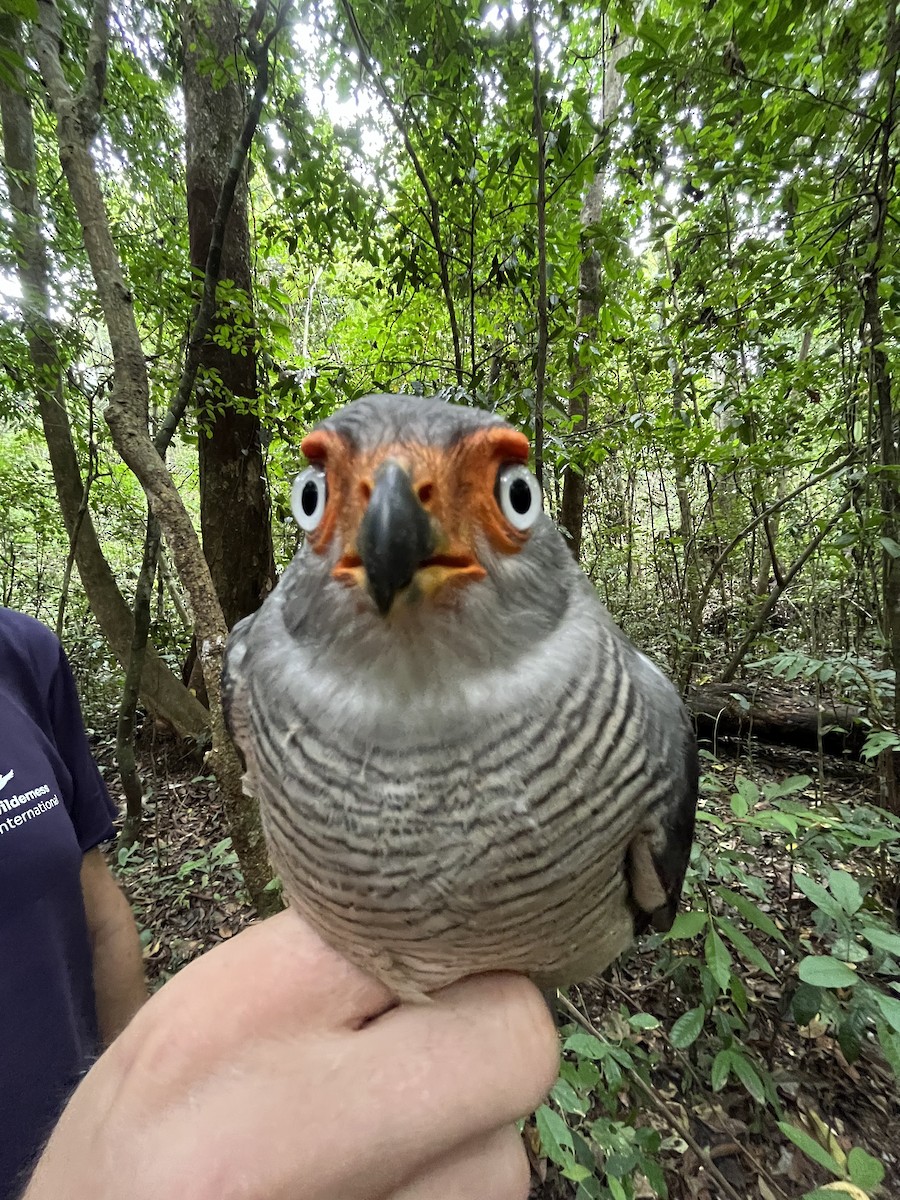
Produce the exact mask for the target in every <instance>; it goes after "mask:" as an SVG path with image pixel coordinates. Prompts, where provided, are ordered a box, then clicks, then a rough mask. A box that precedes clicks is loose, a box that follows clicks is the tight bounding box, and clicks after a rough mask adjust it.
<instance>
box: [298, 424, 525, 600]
mask: <svg viewBox="0 0 900 1200" xmlns="http://www.w3.org/2000/svg"><path fill="white" fill-rule="evenodd" d="M301 449H302V451H303V453H304V454H305V455H306V457H307V458H308V459H309V460H310V462H312V463H315V464H316V465H317V466H319V467H321V468H322V469H323V470H324V471H325V473H326V477H327V481H328V499H327V502H326V505H325V512H324V514H323V517H322V521H321V523H320V524H319V526H318V528H317V529H315V530H314V531H313V532H311V533H310V534H309V535H308V538H309V544H310V546H311V547H312V549H313V550H314V551H315V552H316V553H317V554H324V553H325V551H326V550H327V549H328V547H329V546H330V545H331V544H332V541H333V540H334V538H335V537H337V538H338V539H339V544H340V546H341V557H340V559H339V560H338V563H337V565H336V566H335V567H334V569H333V571H332V577H333V578H334V579H336V580H337V581H338V582H339V583H342V584H344V586H346V587H361V588H365V586H366V573H365V568H364V567H363V565H362V560H361V558H360V556H359V553H358V550H357V545H356V537H357V532H358V530H359V526H360V522H361V521H362V519H363V516H364V514H365V511H366V506H367V505H368V502H369V498H370V496H371V495H372V489H373V487H374V485H375V476H376V473H377V471H378V468H379V467H380V466H381V464H382V463H383V462H384V461H385V460H387V459H393V460H394V461H395V462H397V463H399V464H400V465H401V466H402V467H403V469H404V470H405V471H406V472H407V473H408V474H409V476H410V479H411V481H412V487H413V491H414V492H415V494H416V496H417V498H418V500H419V503H420V504H421V505H422V507H423V508H424V509H425V511H426V512H427V513H428V515H429V518H430V520H431V526H432V531H433V533H434V537H435V552H434V554H433V555H432V556H431V557H430V558H427V559H425V560H424V561H423V562H422V563H421V565H420V567H419V569H418V570H417V571H416V574H415V585H416V589H417V590H418V591H419V592H421V593H424V594H425V595H428V596H435V595H437V594H438V593H439V592H442V591H443V590H444V589H445V588H446V587H448V586H451V587H458V586H461V585H464V584H466V583H471V582H475V581H477V580H479V579H483V578H484V577H485V575H486V573H487V572H486V571H485V568H484V567H483V566H482V564H481V563H480V562H479V561H478V556H477V553H476V551H475V546H476V542H477V538H478V536H479V535H481V536H483V537H484V538H486V540H487V541H488V543H489V545H490V546H491V547H492V548H493V549H494V550H496V551H498V552H500V553H504V554H517V553H518V552H519V550H521V548H522V546H523V545H524V544H525V542H526V541H527V539H528V533H527V532H524V533H523V532H521V531H519V530H517V529H515V528H514V527H513V526H512V525H510V523H509V522H508V521H507V520H506V518H505V517H504V516H503V513H502V512H501V511H500V508H499V506H498V504H497V500H496V498H495V496H494V484H495V481H496V478H497V471H498V469H499V467H500V466H502V465H503V464H504V463H526V462H527V461H528V449H529V447H528V439H527V438H526V437H525V436H524V434H521V433H517V432H516V431H515V430H512V429H504V428H502V427H501V428H496V429H481V430H477V431H476V432H475V433H472V434H469V435H468V436H467V437H464V438H461V439H460V440H459V441H458V442H456V443H455V444H454V445H453V446H452V447H451V448H450V449H449V450H448V449H445V448H442V447H439V446H428V445H422V444H419V443H405V442H394V443H391V444H388V445H383V446H379V447H378V448H377V449H376V450H374V451H369V450H367V451H362V452H357V451H355V450H354V449H353V447H352V446H351V445H350V444H349V443H348V442H347V441H346V440H345V439H344V438H342V437H341V436H340V434H338V433H335V432H333V431H332V430H328V429H318V430H315V431H314V432H313V433H310V434H308V435H307V436H306V437H305V438H304V439H303V442H302V443H301Z"/></svg>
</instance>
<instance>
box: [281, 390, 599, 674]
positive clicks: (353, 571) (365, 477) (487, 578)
mask: <svg viewBox="0 0 900 1200" xmlns="http://www.w3.org/2000/svg"><path fill="white" fill-rule="evenodd" d="M302 448H303V453H304V454H305V455H306V457H307V459H308V460H309V465H308V466H307V467H306V468H305V469H304V470H303V471H302V472H301V473H300V475H299V476H298V478H297V480H296V481H295V483H294V487H293V492H292V509H293V513H294V517H295V519H296V521H297V523H298V525H299V526H300V527H301V529H303V530H304V531H305V534H306V540H305V545H304V547H303V548H302V550H301V552H300V554H299V555H298V556H297V558H296V559H295V561H294V564H293V565H292V567H291V568H290V569H289V571H288V572H287V573H286V575H285V578H284V580H283V581H282V583H281V584H280V585H279V588H278V589H276V594H277V593H278V592H280V593H281V597H280V606H281V612H282V616H283V620H284V622H285V625H286V626H287V628H288V630H289V632H291V633H292V634H293V635H294V636H295V637H298V638H300V639H301V640H304V641H307V642H313V643H315V644H316V645H318V646H319V647H321V648H323V649H324V647H325V646H328V647H330V650H331V652H332V653H334V654H340V653H341V651H343V652H344V654H345V655H346V654H349V655H351V656H353V655H357V654H358V651H359V650H360V649H361V648H362V647H363V646H365V648H366V650H367V653H368V661H372V660H373V659H375V658H380V657H382V656H384V655H391V654H394V653H403V654H408V655H409V656H410V657H411V658H416V659H417V660H418V662H419V664H420V665H423V664H424V666H423V669H425V668H426V667H427V660H429V658H431V659H432V660H433V657H434V656H435V655H437V656H441V655H442V654H443V653H444V652H446V653H447V654H450V655H451V656H453V657H457V658H463V659H469V660H470V661H473V662H478V663H480V664H481V665H482V666H483V665H485V664H486V663H488V662H489V661H490V660H491V659H492V658H494V657H496V658H497V659H498V660H500V659H502V660H503V661H504V662H506V663H508V661H509V658H510V656H511V655H515V653H516V651H517V649H519V648H522V647H524V646H525V645H526V644H534V642H535V641H536V640H538V639H540V638H541V636H542V635H547V634H549V633H551V632H552V631H553V630H554V629H555V628H556V626H557V625H558V623H559V621H560V620H561V618H562V615H563V613H564V612H565V610H566V607H567V602H568V598H569V596H570V594H571V590H572V575H573V572H574V573H575V574H580V572H577V570H576V568H575V565H574V563H573V561H572V558H571V556H570V555H569V553H568V550H567V549H566V546H565V543H564V542H563V540H562V538H561V536H560V535H559V533H558V531H557V530H556V528H555V526H554V525H553V523H552V521H550V519H549V518H548V517H547V516H546V515H545V514H544V513H543V512H542V509H541V494H540V489H539V487H538V484H537V481H536V479H535V478H534V476H533V475H532V473H531V472H530V471H529V469H528V465H527V463H528V454H529V445H528V440H527V438H526V437H525V436H524V435H523V434H521V433H519V432H518V431H517V430H515V429H513V428H512V426H510V425H508V424H507V423H506V422H505V421H504V420H503V419H502V418H500V417H498V416H496V415H494V414H492V413H487V412H484V411H482V410H480V409H474V408H464V407H461V406H457V405H453V404H448V403H446V402H445V401H443V400H438V399H433V398H418V397H409V396H386V395H377V396H366V397H365V398H364V399H361V400H356V401H354V402H353V403H352V404H349V405H347V406H346V407H345V408H342V409H340V410H339V411H338V412H336V413H335V414H334V415H333V416H330V417H328V418H327V419H326V420H324V421H322V422H321V423H320V424H319V425H317V426H316V427H315V428H314V429H313V430H312V431H311V432H310V433H309V434H307V436H306V437H305V438H304V440H303V443H302ZM399 646H402V650H398V649H397V648H398V647H399ZM433 665H434V663H433Z"/></svg>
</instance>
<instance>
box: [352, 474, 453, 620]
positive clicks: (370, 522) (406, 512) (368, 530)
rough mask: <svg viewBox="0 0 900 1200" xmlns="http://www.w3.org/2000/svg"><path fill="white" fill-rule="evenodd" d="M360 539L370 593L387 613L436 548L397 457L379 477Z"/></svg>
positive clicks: (364, 518)
mask: <svg viewBox="0 0 900 1200" xmlns="http://www.w3.org/2000/svg"><path fill="white" fill-rule="evenodd" d="M356 541H357V548H358V550H359V556H360V558H361V559H362V565H363V566H364V567H365V570H366V579H367V582H368V588H369V592H370V594H371V596H372V599H373V600H374V601H375V603H376V605H377V606H378V611H379V612H380V613H381V615H382V616H385V615H386V614H387V613H388V612H389V610H390V607H391V604H392V603H393V601H394V596H395V595H396V594H397V592H399V591H401V590H402V589H403V588H405V587H408V586H409V584H410V583H412V579H413V576H414V575H415V573H416V571H417V570H418V568H419V567H420V565H421V564H422V563H423V562H424V561H425V560H426V559H427V558H428V557H429V556H430V555H432V554H433V553H434V550H435V537H434V533H433V531H432V527H431V521H430V519H429V516H428V513H427V512H426V511H425V509H424V508H423V507H422V505H421V504H420V503H419V501H418V499H417V498H416V494H415V492H414V491H413V488H412V481H411V480H410V477H409V475H408V474H407V473H406V471H404V470H403V468H402V467H401V466H400V464H399V463H397V462H394V461H393V460H391V459H388V461H387V462H385V463H384V464H383V465H382V466H381V467H380V468H379V470H378V473H377V475H376V476H375V486H374V487H373V489H372V496H371V498H370V500H369V506H368V508H367V509H366V512H365V516H364V517H363V519H362V523H361V524H360V527H359V534H358V536H357V539H356Z"/></svg>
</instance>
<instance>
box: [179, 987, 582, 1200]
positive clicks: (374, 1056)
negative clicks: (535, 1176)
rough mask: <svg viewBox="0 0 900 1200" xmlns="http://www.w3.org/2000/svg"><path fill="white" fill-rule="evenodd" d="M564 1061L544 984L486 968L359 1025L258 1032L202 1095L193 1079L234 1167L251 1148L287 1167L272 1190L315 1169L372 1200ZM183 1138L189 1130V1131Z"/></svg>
mask: <svg viewBox="0 0 900 1200" xmlns="http://www.w3.org/2000/svg"><path fill="white" fill-rule="evenodd" d="M558 1059H559V1050H558V1040H557V1035H556V1030H555V1028H554V1025H553V1022H552V1021H551V1019H550V1015H549V1013H548V1012H547V1008H546V1006H545V1004H544V1002H543V999H542V998H541V995H540V993H539V992H538V991H537V989H536V988H535V987H534V986H533V985H532V984H530V983H528V981H527V980H525V979H523V978H521V977H518V976H513V975H494V976H480V977H477V978H472V979H468V980H465V981H463V982H462V983H459V984H454V985H453V987H451V988H447V989H446V990H445V991H443V992H441V993H439V994H438V995H437V996H436V997H435V999H434V1001H433V1003H431V1004H426V1005H401V1006H400V1007H399V1008H396V1009H393V1010H392V1011H391V1012H389V1013H387V1014H385V1015H384V1016H383V1017H380V1018H378V1019H377V1020H375V1021H373V1022H372V1023H371V1024H369V1025H367V1026H365V1027H364V1028H362V1029H359V1030H357V1031H353V1032H349V1033H348V1032H347V1031H340V1032H330V1033H329V1032H320V1034H319V1035H318V1036H317V1037H315V1038H312V1039H302V1042H300V1043H296V1044H295V1043H294V1042H293V1041H292V1039H291V1038H290V1037H285V1038H282V1039H279V1040H278V1041H275V1040H270V1041H268V1042H263V1043H262V1044H261V1043H260V1041H259V1040H258V1039H257V1040H256V1041H255V1042H254V1043H253V1044H251V1045H248V1047H247V1048H246V1051H245V1052H243V1053H239V1054H237V1055H236V1057H235V1060H234V1062H233V1064H232V1066H231V1071H230V1074H229V1078H228V1079H226V1080H223V1079H222V1078H221V1077H219V1078H218V1079H213V1080H211V1081H210V1085H209V1087H208V1088H207V1089H204V1093H203V1094H202V1095H201V1093H200V1092H199V1091H198V1089H197V1088H196V1087H195V1088H194V1089H192V1102H193V1104H195V1105H201V1106H202V1108H203V1111H204V1112H205V1116H206V1120H207V1124H208V1126H209V1127H210V1128H212V1129H219V1130H222V1131H223V1137H222V1145H221V1147H220V1155H221V1157H220V1161H221V1162H222V1163H223V1164H224V1163H226V1162H227V1161H228V1160H229V1159H230V1160H232V1161H234V1159H235V1156H236V1158H237V1159H238V1160H240V1159H241V1158H243V1157H244V1152H245V1151H246V1156H247V1157H248V1160H249V1161H257V1162H259V1161H261V1160H262V1161H265V1162H266V1164H267V1167H268V1168H269V1169H270V1170H271V1171H272V1172H277V1173H278V1177H277V1178H276V1177H275V1176H274V1175H272V1176H270V1177H269V1179H268V1181H267V1188H268V1190H267V1191H266V1192H265V1194H266V1195H267V1196H270V1197H273V1198H274V1197H276V1196H277V1197H281V1196H285V1197H288V1196H291V1195H293V1194H294V1190H293V1187H292V1181H295V1180H296V1179H297V1178H298V1177H300V1176H301V1175H303V1174H308V1176H309V1177H310V1178H315V1179H317V1180H318V1181H320V1183H321V1185H322V1194H323V1195H331V1194H334V1196H336V1197H338V1198H339V1200H356V1198H358V1200H370V1198H371V1197H372V1196H379V1195H384V1196H389V1195H391V1193H392V1191H393V1190H396V1188H397V1187H398V1186H400V1185H401V1184H404V1183H405V1182H406V1181H407V1180H409V1179H411V1178H414V1177H415V1173H416V1171H419V1170H421V1169H422V1168H423V1167H424V1166H425V1165H427V1164H430V1163H433V1162H436V1161H437V1160H438V1159H440V1158H441V1157H443V1156H444V1155H446V1154H449V1153H451V1152H453V1151H454V1150H455V1148H456V1147H458V1146H460V1145H462V1144H465V1143H468V1142H471V1141H472V1140H473V1139H478V1138H481V1137H484V1136H485V1135H486V1134H487V1133H489V1132H490V1131H492V1130H496V1129H499V1128H501V1127H502V1126H505V1125H508V1124H511V1123H512V1122H513V1121H514V1120H515V1119H516V1118H518V1117H520V1116H524V1115H525V1114H526V1113H528V1112H530V1111H532V1109H533V1108H535V1107H536V1105H537V1104H538V1103H539V1102H540V1100H541V1099H542V1098H543V1096H544V1095H545V1094H546V1092H547V1091H548V1090H549V1088H550V1087H551V1085H552V1084H553V1081H554V1080H555V1078H556V1074H557V1068H558ZM310 1087H314V1088H315V1095H316V1103H315V1105H314V1106H310V1104H309V1088H310ZM336 1112H340V1113H341V1129H352V1130H353V1138H354V1163H353V1171H352V1177H351V1178H348V1175H351V1173H350V1172H349V1171H348V1166H347V1162H346V1158H345V1156H344V1154H343V1153H342V1151H341V1146H342V1137H343V1135H342V1132H341V1129H338V1128H335V1126H334V1114H335V1113H336ZM175 1124H176V1126H178V1124H179V1123H178V1122H176V1123H175ZM299 1130H302V1138H301V1137H298V1131H299ZM172 1136H173V1137H174V1138H175V1139H176V1140H178V1139H179V1138H180V1133H179V1131H178V1128H175V1129H173V1134H172ZM242 1145H243V1147H244V1148H243V1149H241V1146H242ZM267 1145H271V1146H277V1147H278V1153H277V1154H275V1155H272V1156H267V1155H266V1154H265V1153H264V1151H263V1150H261V1149H260V1147H263V1148H264V1147H265V1146H267ZM184 1149H185V1151H186V1152H189V1149H190V1147H189V1146H187V1145H186V1146H185V1147H184ZM353 1180H356V1181H361V1183H359V1184H358V1186H359V1188H360V1189H361V1190H357V1191H355V1190H354V1183H353ZM329 1189H331V1190H329Z"/></svg>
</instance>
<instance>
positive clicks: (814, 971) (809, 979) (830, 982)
mask: <svg viewBox="0 0 900 1200" xmlns="http://www.w3.org/2000/svg"><path fill="white" fill-rule="evenodd" d="M797 973H798V974H799V976H800V978H801V979H802V980H803V982H804V983H811V984H812V985H813V986H814V987H823V988H850V987H853V986H854V984H856V983H858V982H859V977H858V976H857V974H856V972H855V971H851V970H850V968H849V967H848V966H847V964H846V963H842V962H841V961H840V959H837V958H832V957H831V955H829V954H810V955H807V957H806V958H804V959H802V960H801V962H800V966H799V967H798V968H797ZM897 1007H898V1008H900V1003H898V1005H897Z"/></svg>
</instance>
